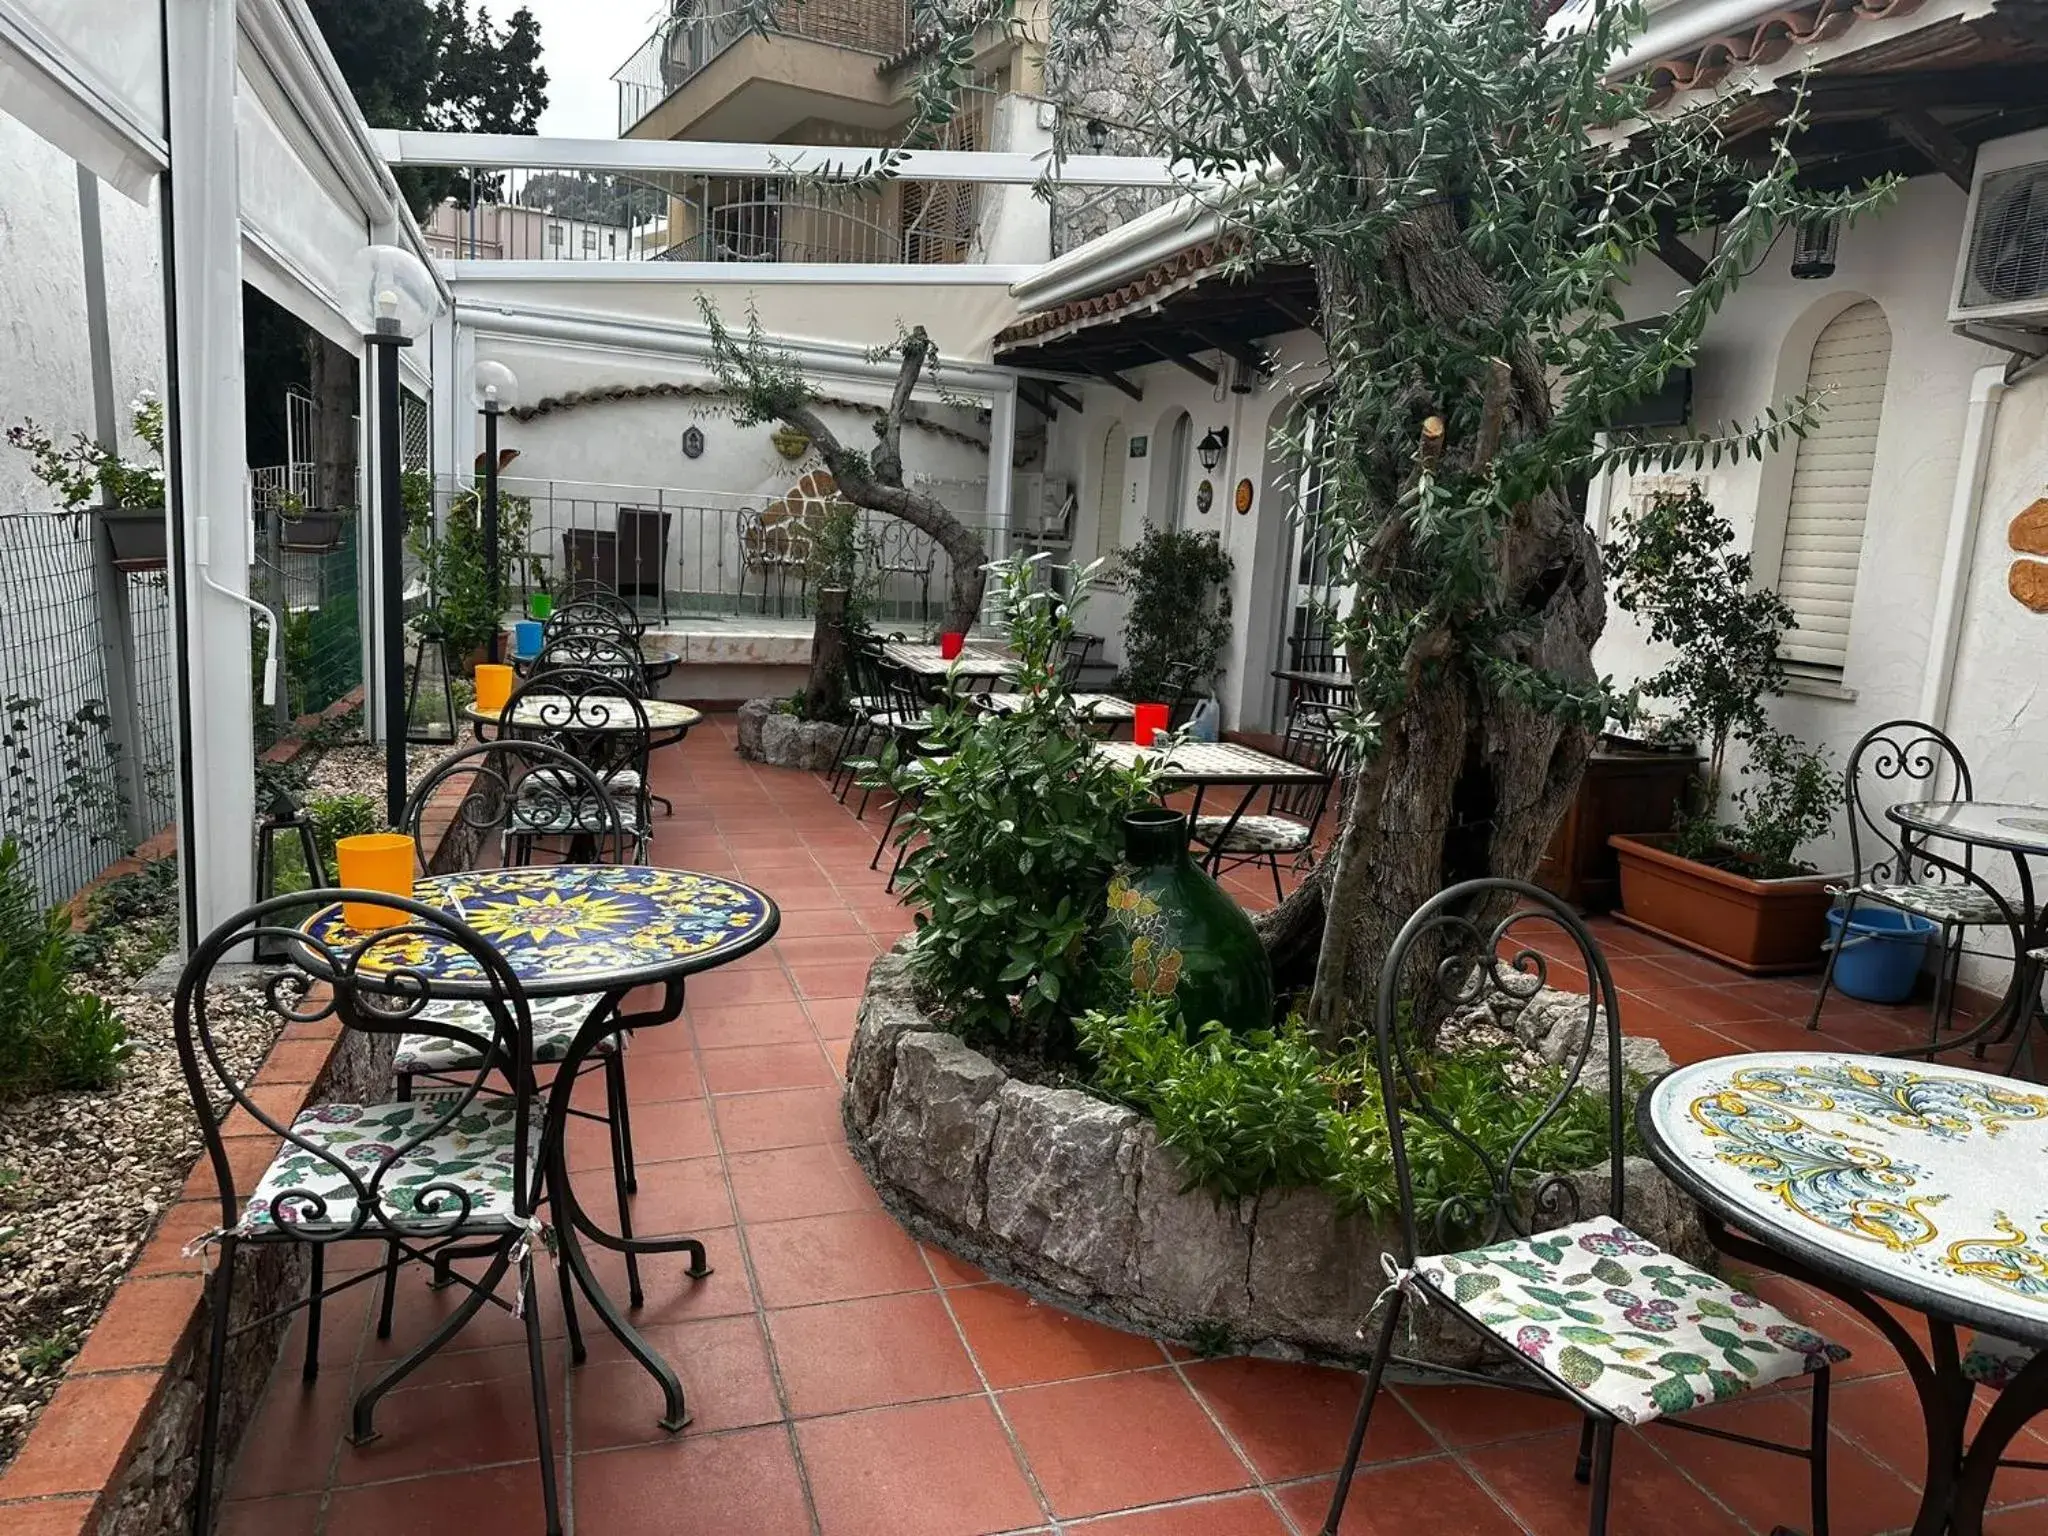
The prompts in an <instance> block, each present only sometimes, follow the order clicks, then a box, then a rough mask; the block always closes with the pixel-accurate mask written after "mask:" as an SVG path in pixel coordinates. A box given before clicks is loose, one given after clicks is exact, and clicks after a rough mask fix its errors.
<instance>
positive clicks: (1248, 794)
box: [1095, 741, 1323, 875]
mask: <svg viewBox="0 0 2048 1536" xmlns="http://www.w3.org/2000/svg"><path fill="white" fill-rule="evenodd" d="M1095 752H1096V755H1097V756H1098V757H1104V758H1107V759H1109V761H1110V762H1112V763H1114V764H1116V766H1117V767H1119V768H1130V767H1135V766H1136V765H1137V764H1138V763H1139V762H1141V761H1143V762H1146V763H1149V764H1151V766H1152V770H1153V772H1154V773H1155V774H1156V775H1157V776H1158V782H1159V785H1160V787H1161V788H1162V789H1166V790H1176V789H1192V790H1193V791H1194V792H1195V802H1194V804H1193V806H1191V807H1190V808H1189V810H1188V821H1189V823H1190V825H1192V824H1193V822H1194V820H1195V818H1196V817H1198V816H1200V815H1201V814H1202V798H1203V796H1204V795H1206V794H1207V793H1208V792H1209V790H1211V789H1212V788H1214V789H1231V788H1241V789H1243V791H1244V793H1243V795H1242V796H1240V797H1239V799H1238V802H1237V805H1236V807H1235V808H1234V809H1233V810H1232V811H1231V813H1230V815H1229V816H1228V818H1226V819H1225V821H1224V823H1223V827H1222V829H1221V830H1220V831H1219V832H1217V834H1216V835H1215V836H1214V837H1213V838H1212V839H1210V846H1209V852H1208V854H1207V855H1206V856H1205V857H1204V859H1203V863H1204V865H1205V866H1206V867H1207V869H1208V870H1209V872H1210V874H1212V875H1213V874H1214V873H1215V872H1216V871H1217V870H1218V869H1220V868H1221V867H1222V864H1223V845H1224V844H1225V843H1226V842H1228V841H1229V839H1230V833H1231V829H1232V828H1234V827H1235V826H1236V825H1237V824H1238V822H1239V821H1241V820H1242V819H1243V818H1244V815H1245V813H1246V812H1247V811H1249V810H1250V809H1251V808H1252V801H1253V800H1255V799H1257V798H1258V793H1259V791H1260V790H1261V789H1270V788H1272V787H1273V786H1274V785H1278V784H1313V783H1314V782H1315V781H1316V780H1318V779H1320V778H1321V777H1322V776H1323V775H1322V772H1321V771H1320V770H1319V769H1315V768H1310V767H1307V766H1305V765H1304V764H1301V763H1291V762H1289V761H1288V760H1287V759H1286V758H1284V757H1275V756H1274V755H1273V754H1272V753H1270V752H1261V751H1259V750H1258V749H1257V748H1256V747H1246V746H1241V745H1239V744H1238V743H1236V742H1234V741H1184V742H1181V743H1180V744H1179V745H1178V746H1174V747H1171V748H1162V747H1140V746H1139V745H1138V744H1137V743H1136V742H1130V741H1099V742H1097V743H1096V744H1095Z"/></svg>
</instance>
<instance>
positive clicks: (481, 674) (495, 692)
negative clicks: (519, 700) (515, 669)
mask: <svg viewBox="0 0 2048 1536" xmlns="http://www.w3.org/2000/svg"><path fill="white" fill-rule="evenodd" d="M511 697H512V669H511V668H510V667H501V666H498V665H496V664H495V663H492V662H488V661H480V662H478V663H477V668H476V712H477V713H478V714H480V715H501V714H503V713H504V712H505V701H506V700H507V699H509V698H511Z"/></svg>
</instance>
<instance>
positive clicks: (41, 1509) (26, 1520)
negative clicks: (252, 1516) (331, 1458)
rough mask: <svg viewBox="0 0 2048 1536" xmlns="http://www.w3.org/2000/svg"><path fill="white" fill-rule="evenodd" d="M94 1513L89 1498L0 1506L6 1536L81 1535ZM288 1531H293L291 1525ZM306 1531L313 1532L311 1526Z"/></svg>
mask: <svg viewBox="0 0 2048 1536" xmlns="http://www.w3.org/2000/svg"><path fill="white" fill-rule="evenodd" d="M311 1502H312V1504H313V1507H314V1508H315V1510H317V1509H318V1508H319V1504H320V1501H319V1500H318V1499H314V1500H312V1501H311ZM92 1512H93V1500H91V1499H89V1498H82V1497H81V1498H69V1499H38V1500H37V1501H36V1502H34V1503H32V1504H10V1505H7V1506H4V1507H0V1518H4V1519H5V1520H6V1522H7V1536H81V1533H83V1532H85V1531H88V1530H91V1529H94V1528H95V1523H94V1522H93V1521H92V1518H91V1517H92ZM255 1529H256V1528H255V1527H254V1526H251V1525H246V1524H245V1525H243V1526H242V1527H241V1536H250V1533H251V1532H253V1531H254V1530H255ZM286 1529H287V1530H290V1529H291V1527H290V1526H289V1524H287V1525H286ZM304 1529H305V1530H306V1531H308V1532H310V1531H311V1530H312V1526H310V1525H308V1526H306V1527H304ZM227 1530H228V1526H227V1525H226V1524H225V1521H223V1523H222V1525H221V1526H219V1527H218V1531H217V1532H216V1536H218V1532H221V1531H227Z"/></svg>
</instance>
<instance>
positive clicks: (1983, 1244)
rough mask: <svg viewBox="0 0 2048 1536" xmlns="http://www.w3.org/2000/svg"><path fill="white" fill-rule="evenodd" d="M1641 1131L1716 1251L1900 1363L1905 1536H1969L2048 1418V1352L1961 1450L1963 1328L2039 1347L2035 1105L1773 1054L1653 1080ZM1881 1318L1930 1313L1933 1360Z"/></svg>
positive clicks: (1953, 1070)
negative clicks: (1692, 1205)
mask: <svg viewBox="0 0 2048 1536" xmlns="http://www.w3.org/2000/svg"><path fill="white" fill-rule="evenodd" d="M1637 1126H1638V1129H1639V1130H1640V1132H1641V1134H1642V1138H1643V1144H1644V1148H1645V1150H1646V1151H1647V1152H1648V1153H1649V1156H1650V1159H1651V1161H1652V1162H1654V1163H1656V1165H1657V1166H1658V1167H1659V1168H1661V1169H1663V1171H1664V1172H1665V1173H1666V1174H1668V1175H1669V1176H1670V1177H1671V1179H1672V1181H1673V1182H1674V1183H1675V1184H1677V1185H1678V1186H1679V1188H1680V1189H1682V1190H1684V1191H1685V1193H1686V1194H1688V1195H1690V1196H1691V1197H1692V1198H1693V1199H1694V1200H1696V1201H1698V1202H1699V1204H1700V1205H1701V1207H1702V1208H1703V1210H1704V1212H1705V1215H1706V1218H1707V1226H1708V1231H1709V1233H1710V1234H1711V1235H1712V1237H1713V1239H1714V1243H1715V1246H1716V1247H1718V1248H1720V1249H1722V1250H1723V1251H1724V1252H1726V1253H1728V1254H1729V1255H1731V1256H1732V1257H1735V1258H1737V1259H1741V1260H1744V1261H1746V1262H1754V1263H1760V1264H1762V1265H1763V1266H1765V1267H1767V1268H1770V1269H1774V1270H1777V1271H1779V1272H1781V1273H1783V1274H1786V1275H1790V1276H1791V1277H1792V1278H1794V1279H1797V1280H1801V1281H1804V1282H1806V1283H1807V1284H1809V1285H1812V1286H1814V1287H1816V1288H1817V1289H1819V1290H1822V1291H1825V1292H1826V1293H1827V1294H1829V1295H1830V1296H1834V1297H1836V1298H1838V1299H1839V1300H1841V1301H1842V1302H1843V1303H1844V1304H1845V1305H1846V1306H1848V1307H1850V1308H1852V1309H1853V1310H1854V1311H1855V1312H1857V1313H1858V1314H1859V1315H1861V1316H1862V1317H1864V1318H1865V1319H1867V1320H1868V1321H1869V1322H1870V1324H1871V1325H1872V1326H1873V1327H1874V1328H1876V1329H1877V1330H1878V1331H1879V1332H1880V1333H1882V1334H1883V1335H1884V1336H1885V1338H1886V1339H1888V1340H1889V1341H1890V1342H1891V1344H1892V1346H1893V1347H1894V1348H1895V1349H1897V1350H1898V1352H1899V1357H1900V1358H1901V1359H1902V1360H1903V1361H1904V1362H1905V1365H1906V1370H1907V1372H1908V1374H1909V1375H1910V1376H1911V1378H1912V1381H1913V1386H1914V1389H1915V1391H1916V1392H1917V1393H1918V1394H1919V1398H1920V1407H1921V1411H1922V1413H1923V1415H1924V1416H1925V1418H1926V1421H1927V1469H1926V1474H1925V1482H1924V1484H1923V1489H1924V1491H1923V1493H1922V1497H1921V1505H1920V1512H1919V1516H1918V1518H1917V1519H1916V1520H1915V1521H1914V1523H1913V1527H1912V1529H1913V1533H1914V1536H1936V1533H1938V1532H1943V1531H1954V1532H1958V1533H1960V1536H1978V1532H1980V1531H1981V1529H1982V1527H1983V1519H1984V1506H1985V1502H1986V1500H1987V1499H1988V1498H1989V1496H1990V1490H1991V1479H1992V1474H1993V1473H1994V1472H1995V1471H1996V1470H1997V1464H1998V1460H1999V1457H2000V1456H2001V1455H2002V1454H2003V1453H2004V1452H2005V1450H2006V1448H2007V1447H2008V1446H2009V1445H2010V1444H2011V1441H2012V1439H2013V1437H2014V1435H2016V1434H2017V1433H2018V1432H2019V1431H2020V1429H2021V1428H2023V1427H2024V1426H2025V1425H2026V1423H2027V1421H2028V1420H2030V1419H2032V1418H2033V1417H2034V1416H2035V1415H2036V1414H2038V1413H2040V1412H2042V1411H2043V1410H2044V1409H2048V1352H2044V1353H2040V1354H2037V1355H2035V1356H2034V1358H2033V1359H2032V1361H2031V1362H2030V1363H2028V1364H2027V1365H2026V1366H2025V1367H2024V1368H2023V1369H2021V1370H2020V1371H2019V1372H2018V1374H2017V1375H2016V1376H2015V1377H2013V1378H2012V1380H2011V1381H2010V1382H2009V1383H2008V1384H2007V1386H2006V1387H2005V1389H2004V1391H2003V1392H2002V1393H2000V1394H1999V1396H1998V1399H1997V1401H1996V1402H1995V1403H1994V1404H1993V1405H1992V1408H1991V1411H1990V1413H1989V1414H1988V1415H1987V1416H1986V1418H1985V1420H1984V1423H1983V1425H1982V1427H1981V1428H1980V1429H1979V1430H1978V1432H1977V1436H1976V1439H1975V1440H1974V1442H1971V1443H1969V1444H1967V1445H1966V1444H1965V1433H1966V1429H1967V1426H1968V1422H1969V1412H1970V1395H1971V1392H1972V1390H1973V1388H1972V1384H1971V1382H1970V1380H1969V1379H1968V1378H1967V1377H1965V1376H1964V1375H1963V1372H1962V1362H1961V1355H1960V1352H1959V1350H1958V1347H1957V1342H1956V1328H1957V1325H1959V1324H1961V1325H1964V1326H1967V1327H1970V1328H1974V1329H1978V1330H1980V1331H1982V1332H1985V1333H1990V1334H1994V1335H1996V1336H1998V1337H2000V1338H2003V1339H2010V1340H2016V1341H2018V1342H2020V1343H2022V1344H2026V1345H2030V1346H2035V1347H2037V1348H2043V1347H2048V1186H2044V1184H2043V1181H2042V1177H2041V1171H2042V1169H2043V1168H2044V1167H2048V1091H2043V1090H2040V1089H2037V1088H2036V1087H2035V1086H2034V1085H2032V1084H2028V1083H2015V1082H2013V1081H2011V1080H2009V1079H2007V1078H2002V1077H1994V1076H1991V1075H1989V1074H1987V1073H1982V1072H1971V1071H1968V1070H1966V1069H1964V1068H1961V1067H1951V1066H1946V1065H1943V1064H1940V1063H1933V1062H1930V1063H1918V1062H1914V1063H1907V1062H1901V1061H1897V1060H1893V1059H1890V1058H1887V1057H1882V1056H1857V1055H1845V1054H1839V1053H1833V1052H1809V1051H1785V1052H1766V1053H1758V1054H1754V1055H1745V1056H1725V1057H1717V1058H1715V1059H1713V1060H1709V1061H1702V1062H1696V1063H1694V1064H1693V1065H1691V1066H1687V1067H1680V1068H1678V1069H1677V1070H1676V1071H1673V1072H1669V1073H1666V1074H1665V1075H1664V1076H1663V1077H1662V1078H1660V1079H1658V1080H1657V1081H1656V1082H1655V1083H1653V1084H1651V1085H1650V1086H1649V1087H1648V1088H1647V1089H1645V1090H1644V1092H1643V1096H1642V1099H1641V1101H1640V1103H1639V1104H1638V1106H1637ZM1731 1228H1733V1229H1739V1231H1736V1230H1730V1229H1731ZM1880 1298H1881V1300H1880ZM1884 1301H1890V1302H1895V1303H1898V1304H1900V1305H1903V1306H1905V1307H1909V1308H1911V1309H1912V1310H1914V1311H1916V1312H1920V1313H1923V1314H1924V1315H1925V1316H1926V1318H1927V1324H1928V1337H1929V1346H1930V1347H1928V1348H1926V1349H1923V1348H1922V1347H1921V1345H1920V1344H1919V1342H1918V1340H1917V1339H1916V1338H1915V1337H1914V1335H1913V1334H1912V1333H1911V1332H1910V1331H1908V1330H1907V1329H1906V1328H1905V1326H1904V1325H1902V1324H1901V1323H1900V1322H1899V1320H1898V1319H1897V1318H1896V1317H1895V1316H1894V1315H1893V1314H1892V1313H1891V1312H1890V1311H1889V1310H1887V1309H1886V1307H1885V1306H1884V1305H1883V1302H1884Z"/></svg>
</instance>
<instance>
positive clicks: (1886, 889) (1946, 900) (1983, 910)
mask: <svg viewBox="0 0 2048 1536" xmlns="http://www.w3.org/2000/svg"><path fill="white" fill-rule="evenodd" d="M1850 889H1851V890H1852V891H1853V892H1854V893H1855V895H1856V896H1858V897H1859V898H1861V899H1864V900H1869V901H1881V902H1883V903H1884V904H1885V905H1886V906H1888V907H1897V908H1899V909H1900V910H1901V911H1905V912H1911V913H1913V914H1915V915H1916V916H1919V917H1924V918H1928V919H1930V920H1931V921H1933V922H1937V923H1973V924H1978V923H1981V924H1991V923H2002V922H2004V921H2005V914H2004V913H2003V912H2001V911H1999V909H1998V903H1997V901H1996V900H1994V899H1993V898H1992V895H1991V893H1990V892H1989V891H1986V890H1981V889H1979V888H1978V887H1977V886H1974V885H1971V884H1970V883H1969V882H1968V881H1966V880H1954V881H1950V882H1948V883H1946V884H1943V883H1941V882H1939V881H1936V882H1933V883H1930V884H1926V885H1878V884H1875V883H1870V882H1866V883H1865V884H1863V885H1858V886H1853V887H1851V888H1850ZM1836 894H1838V895H1839V894H1842V893H1841V892H1837V893H1836Z"/></svg>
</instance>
